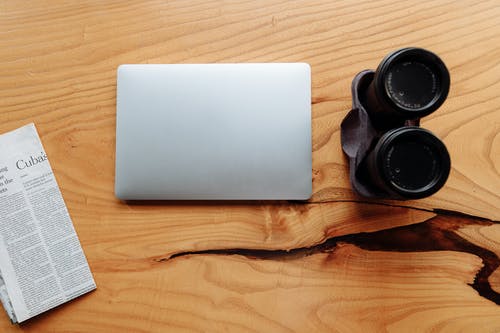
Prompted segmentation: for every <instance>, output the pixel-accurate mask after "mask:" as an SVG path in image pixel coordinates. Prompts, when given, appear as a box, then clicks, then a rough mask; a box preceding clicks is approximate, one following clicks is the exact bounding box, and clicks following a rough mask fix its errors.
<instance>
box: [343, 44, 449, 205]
mask: <svg viewBox="0 0 500 333" xmlns="http://www.w3.org/2000/svg"><path fill="white" fill-rule="evenodd" d="M449 88H450V75H449V72H448V70H447V68H446V66H445V64H444V63H443V61H442V60H441V59H440V58H439V57H438V56H437V55H435V54H434V53H432V52H429V51H427V50H424V49H421V48H415V47H409V48H404V49H400V50H396V51H394V52H392V53H390V54H388V55H387V56H386V57H385V58H384V59H383V60H382V62H381V63H380V65H379V66H378V68H377V70H376V71H373V70H365V71H362V72H360V73H359V74H357V75H356V76H355V77H354V80H353V82H352V110H351V111H350V112H349V113H348V114H347V116H346V117H345V118H344V120H343V121H342V124H341V140H342V148H343V150H344V152H345V154H346V155H347V156H348V157H349V168H350V180H351V184H352V187H353V189H354V190H355V191H356V192H357V193H358V194H360V195H362V196H365V197H376V198H390V199H399V200H405V199H418V198H424V197H427V196H430V195H432V194H434V193H435V192H437V191H438V190H439V189H440V188H441V187H443V185H444V184H445V182H446V180H447V179H448V175H449V173H450V155H449V154H448V150H447V149H446V146H445V145H444V144H443V142H442V141H441V140H439V138H437V137H436V136H435V135H434V134H432V133H431V132H430V131H428V130H425V129H423V128H420V127H419V125H420V118H421V117H424V116H427V115H429V114H430V113H432V112H434V111H435V110H436V109H438V108H439V107H440V106H441V104H443V102H444V101H445V99H446V97H447V96H448V91H449Z"/></svg>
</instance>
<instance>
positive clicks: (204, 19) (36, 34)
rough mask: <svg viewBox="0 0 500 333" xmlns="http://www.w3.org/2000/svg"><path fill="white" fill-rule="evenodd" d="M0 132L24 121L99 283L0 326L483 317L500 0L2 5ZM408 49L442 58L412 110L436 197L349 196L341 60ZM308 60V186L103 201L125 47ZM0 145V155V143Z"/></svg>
mask: <svg viewBox="0 0 500 333" xmlns="http://www.w3.org/2000/svg"><path fill="white" fill-rule="evenodd" d="M0 34H1V39H0V43H1V47H0V64H1V66H0V132H5V131H8V130H12V129H14V128H17V127H19V126H21V125H24V124H26V123H28V122H31V121H33V122H35V124H36V125H37V127H38V130H39V132H40V135H41V138H42V141H43V143H44V145H45V149H46V151H47V153H48V156H49V158H50V161H51V164H52V166H53V169H54V172H55V175H56V178H57V180H58V182H59V185H60V186H61V190H62V193H63V196H64V198H65V200H66V203H67V206H68V209H69V211H70V214H71V216H72V218H73V221H74V225H75V228H76V229H77V232H78V235H79V237H80V239H81V242H82V246H83V248H84V250H85V253H86V255H87V257H88V260H89V263H90V266H91V269H92V271H93V273H94V277H95V280H96V282H97V286H98V289H97V290H96V291H95V292H92V293H90V294H88V295H86V296H83V297H81V298H79V299H77V300H75V301H73V302H71V303H69V304H66V305H64V306H61V307H59V308H57V309H55V310H53V311H50V312H48V313H46V314H43V315H41V316H39V317H37V318H35V319H32V320H30V321H28V322H27V323H26V324H23V325H21V326H13V325H11V324H10V323H9V321H8V319H7V316H6V315H5V314H4V313H3V312H2V313H1V314H0V331H1V332H19V331H26V332H106V333H111V332H369V331H375V332H383V331H388V332H459V331H460V332H500V306H499V304H500V270H499V269H498V267H499V265H500V259H499V256H500V225H499V224H497V223H496V222H498V221H499V219H500V209H499V208H500V176H499V172H500V134H499V132H500V111H499V108H500V93H499V91H500V3H499V2H498V0H492V1H480V2H478V1H424V2H422V1H392V0H390V1H389V0H377V1H289V2H287V1H237V2H231V1H225V2H222V1H199V2H195V1H174V2H170V1H148V2H142V3H140V2H125V1H123V2H120V1H93V0H90V1H82V2H78V1H74V3H73V4H71V3H67V2H64V3H63V2H58V1H25V2H21V1H2V2H1V3H0ZM404 46H420V47H424V48H428V49H430V50H432V51H434V52H436V53H438V54H439V55H440V56H441V57H442V59H443V60H444V61H445V63H446V64H447V66H448V68H449V69H450V72H451V79H452V85H451V91H450V95H449V98H448V100H447V101H446V102H445V104H444V105H443V106H442V107H441V108H440V109H439V110H438V111H437V112H435V113H434V114H432V115H431V116H428V117H427V118H425V119H424V120H423V122H422V126H423V127H425V128H427V129H430V130H431V131H433V132H434V133H435V134H437V135H438V136H439V137H440V138H442V139H443V140H444V142H445V143H446V145H447V147H448V149H449V151H450V154H451V158H452V171H451V175H450V178H449V180H448V182H447V184H446V186H445V187H444V188H443V189H442V190H441V191H440V192H438V193H437V194H436V195H434V196H432V197H430V198H427V199H423V200H418V201H406V202H399V201H367V200H365V199H363V198H361V197H357V196H355V195H354V194H353V193H352V191H351V189H350V185H349V181H348V173H347V161H346V158H345V157H344V156H343V154H342V151H341V148H340V132H339V124H340V122H341V120H342V118H343V117H344V116H345V114H346V112H347V111H348V110H349V109H350V107H351V97H350V85H351V80H352V78H353V76H354V75H355V74H356V73H357V72H359V71H361V70H363V69H366V68H374V67H376V66H377V64H378V63H379V62H380V60H381V59H382V57H383V56H384V55H385V54H386V53H388V52H389V51H391V50H394V49H396V48H399V47H404ZM295 61H301V62H302V61H303V62H308V63H310V64H311V66H312V96H313V101H312V103H313V106H312V110H313V112H312V113H313V115H312V117H313V119H312V124H313V125H312V126H313V128H312V129H313V171H312V172H313V192H314V194H313V196H312V198H311V200H310V201H308V202H303V203H299V202H293V203H292V202H180V203H179V202H161V203H149V202H148V203H139V204H125V203H123V202H120V201H119V200H117V199H116V198H115V197H114V194H113V184H114V146H115V97H116V96H115V94H116V77H115V76H116V68H117V66H118V65H119V64H123V63H215V62H295ZM0 153H1V152H0Z"/></svg>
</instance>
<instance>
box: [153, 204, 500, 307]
mask: <svg viewBox="0 0 500 333" xmlns="http://www.w3.org/2000/svg"><path fill="white" fill-rule="evenodd" d="M492 224H494V222H492V221H488V220H486V219H482V218H470V217H467V218H466V217H464V216H461V215H456V214H451V215H448V216H447V215H438V216H436V217H434V218H432V219H429V220H427V221H425V222H422V223H417V224H413V225H409V226H401V227H396V228H392V229H386V230H381V231H376V232H368V233H364V232H363V233H358V234H351V235H345V236H339V237H333V238H330V239H328V240H326V241H325V242H323V243H321V244H318V245H316V246H313V247H307V248H297V249H292V250H288V251H287V250H261V249H211V250H203V251H189V252H181V253H176V254H174V255H172V256H171V257H168V258H160V259H156V261H157V262H166V261H169V260H173V259H176V258H180V257H186V256H192V255H202V254H208V255H240V256H245V257H247V258H250V259H263V260H281V261H287V260H294V259H300V258H302V257H305V256H310V255H313V254H317V253H325V252H333V251H335V248H336V246H337V245H338V244H340V243H349V244H353V245H355V246H358V247H360V248H362V249H364V250H369V251H389V252H427V251H457V252H466V253H470V254H473V255H476V256H478V257H480V258H481V259H482V261H483V267H482V268H481V269H480V270H479V271H478V272H477V273H476V276H475V279H474V282H473V283H472V284H469V285H470V286H471V287H472V288H474V289H475V290H476V291H477V292H478V293H479V295H481V296H482V297H484V298H486V299H488V300H490V301H492V302H494V303H496V304H497V305H500V294H499V293H497V292H496V291H495V290H493V289H492V287H491V285H490V282H489V280H488V278H489V277H490V275H491V274H492V273H493V272H494V271H495V270H496V269H497V268H498V267H499V266H500V258H499V257H498V256H497V255H496V254H495V253H494V252H492V251H490V250H487V249H484V248H482V247H480V246H477V245H475V244H473V243H471V242H470V241H468V240H466V239H464V238H462V237H460V236H459V235H458V234H457V233H456V232H455V231H456V230H458V229H459V228H462V227H465V226H467V225H481V226H488V225H492Z"/></svg>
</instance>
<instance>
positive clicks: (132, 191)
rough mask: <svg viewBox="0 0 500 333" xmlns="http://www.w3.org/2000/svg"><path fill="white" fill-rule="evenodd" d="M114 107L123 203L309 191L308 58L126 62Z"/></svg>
mask: <svg viewBox="0 0 500 333" xmlns="http://www.w3.org/2000/svg"><path fill="white" fill-rule="evenodd" d="M116 112H117V115H116V174H115V194H116V196H117V197H118V198H120V199H122V200H244V199H245V200H252V199H256V200H275V199H293V200H301V199H307V198H309V197H310V196H311V191H312V180H311V73H310V67H309V65H308V64H304V63H266V64H175V65H121V66H120V67H119V68H118V75H117V99H116Z"/></svg>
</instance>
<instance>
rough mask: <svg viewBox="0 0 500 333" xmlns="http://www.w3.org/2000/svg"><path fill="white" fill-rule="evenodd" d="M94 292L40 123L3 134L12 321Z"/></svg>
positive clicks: (2, 223) (6, 275) (3, 272)
mask: <svg viewBox="0 0 500 333" xmlns="http://www.w3.org/2000/svg"><path fill="white" fill-rule="evenodd" d="M95 288H96V285H95V282H94V279H93V277H92V273H91V272H90V269H89V265H88V263H87V259H86V258H85V255H84V253H83V250H82V247H81V245H80V241H79V240H78V236H77V235H76V233H75V229H74V228H73V223H72V221H71V218H70V216H69V214H68V210H67V208H66V205H65V204H64V200H63V198H62V196H61V192H60V191H59V187H58V185H57V182H56V179H55V178H54V174H53V172H52V168H51V167H50V164H49V161H48V158H47V155H46V154H45V151H44V149H43V147H42V143H41V142H40V138H39V137H38V133H37V131H36V129H35V125H33V124H29V125H27V126H24V127H21V128H19V129H17V130H14V131H12V132H9V133H6V134H3V135H0V300H1V302H2V304H3V307H4V308H5V311H6V312H7V314H8V315H9V317H10V319H11V321H12V322H13V323H20V322H23V321H25V320H27V319H29V318H31V317H33V316H36V315H38V314H40V313H42V312H45V311H47V310H49V309H52V308H54V307H56V306H58V305H60V304H62V303H65V302H67V301H69V300H71V299H74V298H76V297H78V296H80V295H82V294H85V293H87V292H89V291H91V290H94V289H95Z"/></svg>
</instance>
